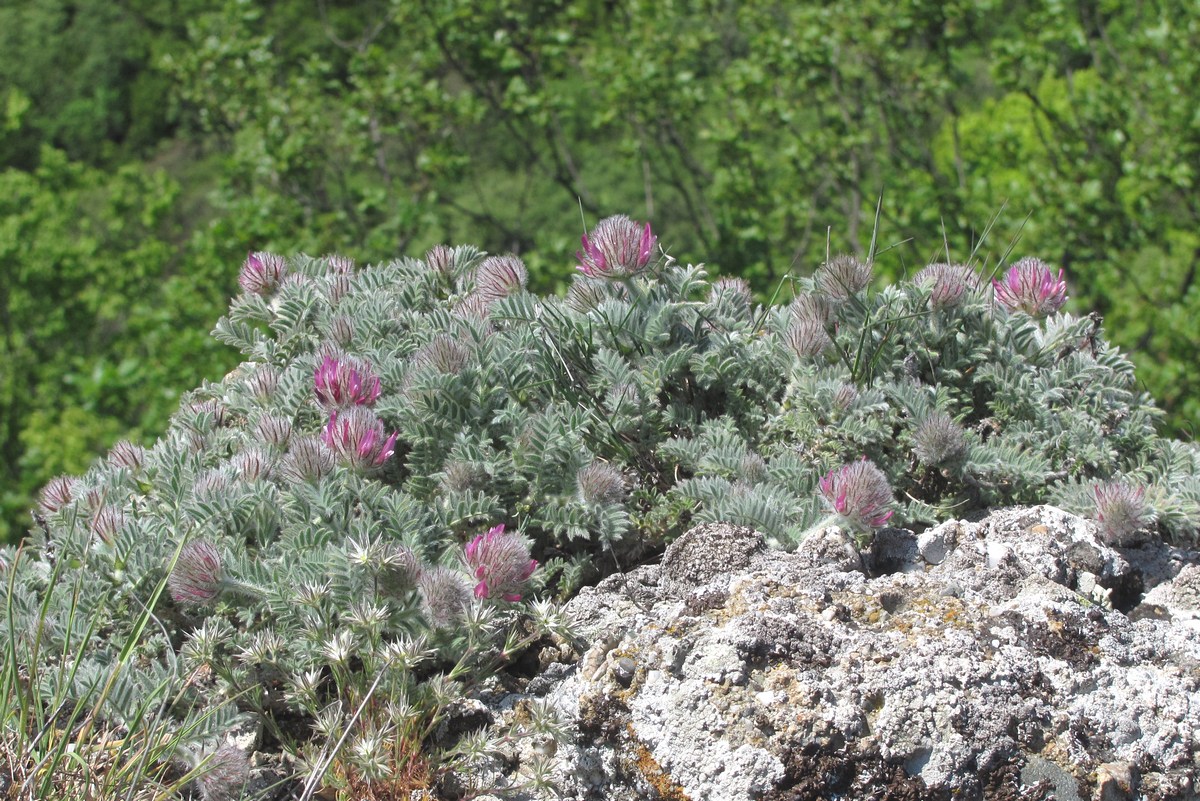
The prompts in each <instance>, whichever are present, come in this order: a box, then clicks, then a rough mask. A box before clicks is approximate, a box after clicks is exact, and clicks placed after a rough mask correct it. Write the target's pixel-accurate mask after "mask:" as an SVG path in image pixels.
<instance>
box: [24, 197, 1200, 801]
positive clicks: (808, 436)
mask: <svg viewBox="0 0 1200 801" xmlns="http://www.w3.org/2000/svg"><path fill="white" fill-rule="evenodd" d="M656 245H657V242H656V239H655V237H654V236H653V235H652V233H651V231H650V228H649V226H648V225H641V224H637V223H634V222H633V221H631V220H629V219H627V218H624V217H614V218H608V219H606V220H604V221H602V222H601V223H600V224H599V225H598V226H597V227H596V228H595V229H594V230H593V231H592V232H590V234H589V235H588V236H586V237H584V240H583V248H582V250H581V251H580V253H579V254H578V255H579V265H578V270H579V272H580V273H581V274H580V275H578V276H576V278H575V280H574V283H573V284H572V285H571V287H570V289H569V291H568V292H567V294H566V296H565V297H561V298H559V297H538V296H535V295H533V294H531V293H530V292H528V291H527V290H526V280H527V275H526V270H525V267H524V265H523V264H522V262H521V261H520V259H518V258H516V257H514V256H485V255H484V254H483V253H481V252H479V251H478V250H475V249H473V248H470V247H458V248H447V247H437V248H435V249H433V250H431V251H430V252H429V253H427V254H425V256H424V258H422V259H410V258H406V259H401V260H399V261H395V262H392V263H390V264H385V265H377V266H373V267H367V268H364V269H356V268H355V266H354V265H353V264H352V263H351V262H349V261H348V260H346V259H343V258H339V257H330V258H320V259H313V258H308V257H304V256H300V257H296V258H293V259H291V260H286V261H285V260H284V259H283V258H281V257H278V256H274V255H271V254H262V253H259V254H252V255H251V256H250V257H249V258H248V259H247V261H246V263H245V265H244V266H243V270H242V276H241V282H240V283H241V286H242V289H243V291H242V293H241V294H240V295H239V296H238V297H237V298H236V299H235V300H234V301H233V303H232V306H231V308H230V312H229V314H228V316H227V317H225V318H223V319H222V320H221V321H220V322H219V324H218V325H217V329H216V332H215V334H216V336H217V337H218V338H219V339H221V340H222V341H224V342H227V343H230V344H233V345H236V346H237V347H239V348H241V349H242V351H243V352H244V353H245V355H246V359H247V361H246V362H245V363H244V364H243V365H242V366H241V367H240V368H239V369H238V370H236V371H234V372H233V373H231V374H230V375H229V376H227V377H226V379H225V380H224V381H222V382H221V383H219V384H213V385H206V386H203V387H201V388H199V389H198V390H196V391H195V392H193V393H191V395H190V396H189V397H187V398H186V399H185V400H184V402H183V404H182V407H181V409H180V411H179V413H178V414H177V415H176V417H175V418H174V422H173V424H172V426H171V428H170V430H169V432H168V433H167V434H166V436H164V437H163V438H162V439H161V440H159V441H158V442H157V443H156V444H155V445H154V446H153V447H151V448H149V449H148V450H143V449H141V448H137V447H134V446H130V445H128V444H125V445H121V446H118V447H117V448H114V450H113V452H112V453H111V454H110V455H109V456H108V458H107V459H106V460H104V461H101V462H99V463H97V464H96V465H95V466H94V467H93V468H92V470H90V471H89V472H88V473H87V474H85V475H84V476H82V477H79V478H62V479H59V480H57V481H55V482H54V483H52V484H51V485H50V486H48V487H47V488H46V490H45V492H44V493H43V496H42V503H41V506H40V509H39V510H37V511H36V519H37V525H36V526H35V527H34V529H33V531H32V534H31V538H30V540H29V543H28V545H27V547H26V549H25V550H24V551H23V552H22V554H21V555H20V558H18V559H15V560H14V559H12V555H11V554H9V555H7V556H6V563H7V565H6V567H5V568H3V569H4V570H6V571H7V578H9V582H8V584H9V586H10V588H11V589H10V593H9V596H8V602H7V614H6V619H5V626H6V628H7V631H8V637H7V640H6V641H7V643H8V649H9V653H8V659H9V664H10V665H15V666H16V667H15V668H12V669H10V670H9V671H8V673H6V677H7V686H6V690H5V692H6V693H7V694H8V697H9V698H10V699H12V698H17V699H18V701H19V703H17V704H12V703H10V707H9V708H10V709H15V710H17V713H15V714H10V715H9V717H8V720H6V723H5V725H6V726H7V727H8V729H9V733H8V736H9V737H10V739H11V738H12V737H14V736H16V737H17V739H18V741H20V736H19V733H20V732H21V731H25V732H28V728H29V725H30V723H29V722H30V721H34V722H44V723H45V725H46V726H49V727H53V726H58V727H59V728H60V729H66V730H72V727H79V726H80V725H81V724H82V723H84V722H86V725H87V726H89V727H91V730H99V729H104V730H105V731H107V732H111V733H113V736H119V737H120V738H121V739H122V741H123V742H139V743H140V745H139V746H138V747H137V748H136V749H134V750H133V752H132V753H133V755H134V756H136V757H137V758H138V759H139V760H140V762H139V763H138V764H139V765H140V766H141V768H140V770H141V774H140V775H146V776H150V777H152V778H154V779H155V780H156V781H165V780H166V778H169V777H170V776H171V775H172V774H171V771H175V774H174V775H175V776H176V777H177V778H178V776H179V775H180V772H181V771H185V770H191V771H192V773H189V774H185V778H184V780H186V777H187V776H191V775H193V774H194V775H197V776H201V777H204V778H201V779H200V781H201V782H202V784H201V788H202V791H203V793H204V794H205V795H206V797H208V798H224V797H236V792H237V791H238V790H236V789H235V788H234V787H233V785H235V784H237V783H238V782H240V781H243V780H244V779H245V776H246V775H248V773H247V771H246V770H245V769H244V767H245V766H240V767H239V766H238V765H236V764H234V763H236V759H237V754H234V753H232V752H231V751H230V750H229V748H228V747H227V746H221V745H220V743H221V738H222V736H223V734H224V732H226V731H227V730H229V729H230V728H231V727H233V726H234V725H235V724H237V723H238V722H239V720H240V721H243V722H244V721H246V720H249V721H251V722H253V723H255V724H258V725H261V726H262V727H263V730H264V744H263V746H262V748H263V749H264V750H272V749H273V750H276V751H284V752H287V753H289V754H292V755H294V756H295V757H296V758H297V763H296V764H297V766H298V768H299V771H300V774H301V775H302V776H307V777H308V778H307V779H305V781H306V782H307V784H306V787H307V788H308V791H309V793H310V794H311V792H312V790H313V789H315V788H316V787H318V786H323V787H326V788H331V789H333V790H336V791H338V792H340V794H341V795H342V796H343V797H347V798H349V797H354V798H370V797H379V798H384V797H389V798H390V797H399V796H396V795H395V794H396V793H400V792H402V791H404V790H406V789H409V788H413V787H418V786H421V785H422V784H424V783H427V782H429V781H431V780H433V779H434V778H436V777H437V776H438V775H439V774H440V773H442V772H445V771H448V770H450V769H453V768H455V767H459V768H466V770H464V771H463V772H464V773H466V774H467V775H470V773H471V772H470V770H469V766H470V765H471V764H472V759H473V757H475V756H477V755H479V754H480V753H481V752H484V751H487V750H488V749H489V748H490V747H492V746H494V745H495V742H494V740H491V741H490V740H489V739H488V738H487V737H473V736H467V737H464V738H462V739H461V740H460V741H458V742H457V743H456V742H454V741H453V738H449V739H447V737H446V736H444V733H443V736H434V732H435V730H436V729H437V727H438V724H439V721H440V720H442V719H443V718H444V717H445V715H446V710H448V709H451V708H452V707H453V706H454V704H455V703H456V701H457V700H458V699H460V698H461V697H462V696H463V695H465V694H469V693H470V692H471V689H472V687H473V686H474V685H476V684H478V683H479V682H480V681H481V680H482V679H483V678H485V677H487V676H488V675H489V674H490V673H491V672H492V671H494V670H496V669H497V668H500V667H502V666H503V665H505V664H506V663H509V662H511V661H512V660H513V659H515V658H516V657H517V655H518V654H519V653H520V652H521V651H522V649H523V648H525V647H527V646H528V645H530V644H531V643H534V642H536V641H537V640H538V639H539V638H541V637H543V636H546V635H547V634H548V633H549V634H554V635H558V636H562V635H564V634H568V632H567V631H566V628H565V625H564V622H563V621H562V620H561V618H560V617H559V616H558V615H557V613H556V612H555V610H554V608H553V607H552V606H551V605H550V604H549V603H547V602H543V601H531V599H533V598H536V597H538V596H539V594H541V595H547V594H551V593H559V594H565V593H569V592H570V591H571V590H572V589H573V588H574V587H575V586H577V585H578V583H579V582H580V581H582V580H585V579H586V578H587V577H588V576H589V575H592V576H594V575H595V573H596V572H597V571H600V572H603V571H608V570H612V569H616V568H617V567H619V566H620V564H622V563H623V561H624V559H625V558H634V557H642V556H645V555H646V554H647V553H648V552H650V551H653V549H655V548H657V547H660V546H661V545H662V544H663V543H664V542H665V541H666V540H667V539H669V538H670V537H672V536H674V535H677V534H678V533H680V532H681V531H682V530H683V529H684V528H686V527H687V526H688V525H690V524H691V523H692V522H693V521H696V520H718V519H720V520H729V521H732V522H736V523H744V524H748V525H752V526H754V527H756V528H758V529H760V530H762V531H764V532H765V533H766V534H767V535H769V536H770V537H771V538H772V539H773V540H774V541H775V542H776V543H778V544H779V545H781V546H785V547H786V546H790V545H794V544H795V543H797V542H798V541H799V540H800V539H802V538H803V536H804V535H805V533H806V532H807V531H809V530H811V529H813V528H815V527H817V526H821V525H825V524H828V523H836V524H839V525H842V526H843V527H846V528H850V529H853V530H855V531H856V532H857V534H858V535H859V536H860V538H861V539H862V540H864V541H865V540H866V539H867V538H869V536H870V532H871V531H872V530H874V529H875V528H878V527H880V526H883V525H885V524H888V523H891V524H893V525H894V524H907V525H914V526H916V525H922V524H926V523H932V522H935V521H937V520H939V519H943V518H946V517H949V516H955V515H964V514H967V513H971V512H974V511H978V510H980V509H982V508H985V507H988V506H996V505H1001V504H1013V503H1036V502H1043V501H1053V502H1057V503H1060V504H1062V505H1065V506H1067V507H1068V508H1070V509H1073V510H1075V511H1078V512H1081V513H1084V514H1088V515H1091V516H1093V517H1095V518H1096V519H1097V520H1099V521H1100V524H1101V528H1102V530H1103V531H1104V532H1105V535H1106V536H1107V537H1109V539H1110V540H1111V541H1113V542H1114V543H1117V544H1128V543H1132V542H1136V541H1137V540H1138V538H1139V537H1144V536H1150V535H1154V534H1159V535H1167V536H1171V537H1174V538H1177V539H1193V538H1194V537H1195V533H1196V525H1197V522H1198V521H1200V480H1198V479H1197V472H1198V470H1197V468H1198V466H1200V455H1198V453H1197V449H1196V448H1195V447H1194V446H1192V445H1187V444H1183V443H1180V442H1174V441H1166V440H1163V439H1160V438H1158V437H1157V436H1156V434H1155V429H1154V425H1155V422H1156V419H1157V414H1156V412H1155V410H1154V407H1153V405H1152V403H1151V402H1150V400H1149V399H1148V398H1146V397H1145V396H1144V395H1142V394H1140V393H1139V392H1138V391H1137V387H1136V383H1135V379H1134V375H1133V372H1132V369H1131V367H1130V364H1129V363H1128V362H1127V361H1126V360H1125V358H1124V357H1123V356H1122V355H1121V354H1119V353H1118V352H1116V351H1115V350H1114V349H1113V348H1111V347H1110V346H1108V345H1107V344H1106V343H1105V341H1104V339H1103V336H1102V330H1101V325H1100V320H1099V319H1098V318H1096V317H1094V316H1085V317H1082V318H1077V317H1073V316H1071V315H1068V314H1065V313H1063V312H1061V311H1060V308H1061V306H1062V304H1063V302H1064V300H1065V297H1066V295H1065V293H1066V285H1065V283H1064V282H1063V280H1062V277H1061V274H1058V275H1055V274H1054V273H1053V272H1052V271H1051V270H1050V269H1049V268H1048V267H1046V266H1045V265H1043V264H1041V263H1040V262H1038V261H1037V260H1034V259H1027V260H1022V261H1021V262H1018V263H1016V264H1014V265H1012V266H1011V267H1010V268H1009V269H1008V270H1007V271H1006V272H1005V273H1004V274H1003V276H1002V277H1001V278H1000V279H999V280H996V281H994V282H991V283H989V282H988V281H987V280H985V279H984V277H983V276H981V275H980V274H979V271H978V268H977V267H976V266H974V265H957V264H933V265H929V266H928V267H926V268H924V269H923V270H921V271H920V272H919V273H918V274H916V275H915V276H913V278H912V279H911V280H906V281H904V282H901V283H899V284H897V285H894V286H888V287H883V288H879V289H875V288H873V287H872V286H871V278H872V275H871V265H870V263H869V261H860V260H858V259H856V258H853V257H849V256H842V257H837V258H833V259H830V260H829V262H828V263H826V264H824V265H821V266H820V267H819V268H818V269H817V270H816V271H815V272H814V273H813V275H811V276H809V277H803V278H796V279H794V280H793V281H792V283H791V287H790V291H791V294H792V295H793V298H792V299H791V300H790V302H788V303H786V304H768V305H759V304H756V303H755V302H754V300H753V299H752V297H751V294H750V292H749V290H748V288H747V286H746V285H745V283H744V282H742V281H740V280H738V279H729V278H722V279H717V280H715V281H710V280H709V278H708V277H707V275H706V273H705V270H704V269H703V268H702V267H698V266H690V265H689V266H683V265H680V264H677V263H675V262H674V261H673V260H672V259H671V258H670V257H669V256H666V255H665V254H664V253H663V251H662V249H660V248H657V247H656ZM538 562H540V563H541V565H540V566H539V565H538ZM589 571H591V572H590V573H589ZM56 587H57V588H58V591H56ZM62 587H68V588H73V591H71V592H62V591H61V588H62ZM81 710H82V711H81ZM528 720H529V721H530V723H529V726H528V728H527V729H524V730H521V731H513V732H507V733H502V734H498V735H495V736H496V737H515V736H538V737H544V736H552V735H553V734H554V733H555V731H554V729H555V726H554V722H553V720H552V719H551V718H550V717H549V716H548V715H546V714H545V712H544V710H534V711H533V713H531V714H530V715H529V716H528ZM21 725H24V726H25V729H21ZM14 727H15V728H14ZM14 731H16V732H18V734H17V735H14V734H13V732H14ZM139 737H140V738H141V739H140V740H139V739H138V738H139ZM23 742H25V751H24V752H20V753H36V751H37V749H36V748H30V747H29V743H28V738H26V740H25V741H23ZM35 745H36V743H35ZM222 755H223V756H222ZM126 756H127V757H128V756H129V755H126ZM218 757H220V758H218ZM206 760H207V762H206ZM126 761H127V762H128V761H129V759H127V760H126ZM206 764H215V765H216V767H217V769H216V770H212V769H210V768H206ZM206 771H207V772H206ZM27 773H28V774H29V775H30V776H32V777H33V779H31V781H38V780H40V779H39V778H38V777H39V775H40V774H38V773H37V770H36V766H34V767H32V768H29V767H28V766H27ZM214 776H215V777H216V778H213V777H214ZM525 778H526V779H527V780H528V783H529V784H530V785H532V786H535V787H538V786H543V785H544V782H543V780H542V776H541V774H540V773H539V771H538V770H536V769H535V770H534V771H532V773H531V774H530V775H528V776H526V777H525ZM473 780H477V781H479V782H480V783H481V784H482V783H483V777H479V776H475V777H474V779H473ZM205 781H207V784H204V783H203V782H205ZM388 793H392V794H393V795H388ZM222 794H224V795H222Z"/></svg>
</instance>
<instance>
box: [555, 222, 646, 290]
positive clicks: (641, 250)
mask: <svg viewBox="0 0 1200 801" xmlns="http://www.w3.org/2000/svg"><path fill="white" fill-rule="evenodd" d="M657 241H658V238H657V237H655V236H654V233H653V232H652V231H651V230H650V223H645V224H644V225H638V224H637V223H636V222H634V221H633V220H631V219H629V218H628V217H626V216H625V215H624V214H617V215H614V216H612V217H605V218H604V219H603V220H601V221H600V222H599V223H597V224H596V227H595V228H593V229H592V231H591V233H590V234H584V235H583V237H582V238H581V240H580V242H581V243H582V244H583V248H582V249H581V250H579V251H577V252H576V253H575V258H576V259H578V260H579V266H578V267H576V269H577V270H579V272H581V273H583V274H584V275H586V276H587V277H588V278H612V279H624V278H631V277H633V276H635V275H637V274H638V273H640V272H642V271H643V270H645V269H646V265H648V264H649V263H650V257H651V255H652V254H653V251H654V243H655V242H657Z"/></svg>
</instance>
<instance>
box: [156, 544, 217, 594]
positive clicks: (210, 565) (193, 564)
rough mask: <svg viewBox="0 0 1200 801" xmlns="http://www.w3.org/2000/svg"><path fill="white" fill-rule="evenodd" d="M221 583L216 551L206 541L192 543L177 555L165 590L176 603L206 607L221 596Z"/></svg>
mask: <svg viewBox="0 0 1200 801" xmlns="http://www.w3.org/2000/svg"><path fill="white" fill-rule="evenodd" d="M224 582H225V577H224V574H223V571H222V570H221V555H220V554H219V553H217V549H216V548H215V547H213V545H212V543H210V542H206V541H205V540H195V541H193V542H189V543H188V544H187V545H185V546H183V550H181V551H180V552H179V559H177V560H176V561H175V568H174V569H173V570H172V571H171V575H170V576H168V577H167V588H168V589H169V590H170V591H171V597H172V598H174V599H175V602H176V603H190V604H208V603H212V602H213V601H215V600H216V599H217V596H218V595H220V594H221V590H222V589H223V587H224Z"/></svg>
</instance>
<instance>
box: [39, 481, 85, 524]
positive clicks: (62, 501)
mask: <svg viewBox="0 0 1200 801" xmlns="http://www.w3.org/2000/svg"><path fill="white" fill-rule="evenodd" d="M78 483H79V481H78V480H77V479H75V478H72V477H71V476H57V477H55V478H52V479H50V481H49V483H47V484H46V486H45V487H43V488H42V492H41V495H39V496H38V509H40V510H41V512H42V514H47V515H48V514H52V513H54V512H57V511H58V510H59V509H61V508H63V507H64V506H66V505H67V504H69V503H70V502H71V501H72V500H74V497H75V487H76V485H78Z"/></svg>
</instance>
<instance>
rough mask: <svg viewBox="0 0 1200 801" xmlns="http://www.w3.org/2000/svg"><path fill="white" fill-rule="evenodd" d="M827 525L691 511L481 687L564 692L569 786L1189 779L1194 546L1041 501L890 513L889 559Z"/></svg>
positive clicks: (1130, 789)
mask: <svg viewBox="0 0 1200 801" xmlns="http://www.w3.org/2000/svg"><path fill="white" fill-rule="evenodd" d="M905 536H907V537H909V539H910V541H909V542H908V543H904V542H903V541H902V540H903V538H904V537H905ZM819 537H820V539H819V540H814V541H813V542H812V543H809V544H808V547H802V548H801V549H800V551H798V552H797V553H794V554H787V553H780V552H775V551H769V550H766V549H764V548H763V547H762V544H761V538H760V537H759V536H758V535H757V534H756V533H754V532H753V531H750V530H747V529H743V528H736V527H731V526H711V525H710V526H705V527H703V528H698V529H695V530H693V531H692V532H690V533H689V534H688V535H686V536H685V537H684V538H681V539H680V540H679V541H678V542H676V543H675V545H674V546H673V547H672V549H671V550H670V551H668V553H667V555H666V556H665V557H664V560H663V563H662V565H661V566H649V567H641V568H637V569H635V570H633V571H631V572H630V573H628V574H625V575H622V576H614V577H612V578H610V579H608V580H607V581H605V582H604V583H602V584H600V585H599V586H597V587H594V588H590V589H587V590H584V591H583V592H582V593H581V594H580V595H579V596H578V597H577V598H575V599H574V600H573V601H572V602H571V603H570V604H569V606H568V611H569V612H571V613H572V614H573V616H574V618H575V620H576V622H577V625H578V627H579V630H580V632H581V634H582V636H583V638H584V639H585V641H586V642H585V644H584V646H583V647H582V648H581V649H580V650H581V653H580V658H579V659H578V660H577V661H575V662H574V663H573V664H571V665H570V666H566V665H563V664H557V665H552V666H551V667H550V668H548V669H547V670H546V671H545V672H544V674H543V675H542V676H538V677H535V678H534V679H532V680H531V681H529V683H528V685H527V686H525V687H524V688H521V689H522V692H521V693H516V694H514V693H513V692H512V688H509V690H508V691H501V690H499V688H498V686H497V687H496V688H495V693H494V695H492V696H489V697H486V698H485V699H484V700H485V701H486V702H487V703H488V704H489V705H490V706H491V707H492V708H493V709H494V710H496V714H497V716H498V717H500V718H503V717H504V716H505V715H506V714H512V713H511V711H506V710H513V709H517V708H520V703H519V701H521V700H522V699H525V698H528V697H529V696H534V695H536V696H540V697H543V698H545V699H547V700H548V701H549V702H550V703H551V704H552V705H553V706H554V707H555V709H557V711H558V714H559V715H560V716H561V718H562V720H563V722H564V725H565V726H566V727H567V728H568V730H569V731H570V732H571V733H572V734H573V735H574V736H573V738H572V742H571V743H569V744H568V745H566V746H560V747H559V748H558V749H557V751H556V752H555V753H554V755H553V757H552V760H551V765H552V767H551V774H552V776H553V778H554V780H555V782H556V783H557V785H558V787H559V788H560V790H561V792H562V794H563V795H562V797H563V798H566V799H577V800H578V801H583V800H584V799H596V800H597V801H599V799H613V798H620V799H635V798H636V799H694V800H695V801H699V800H700V799H711V800H712V801H740V800H741V799H818V798H830V797H841V798H847V799H859V798H882V797H888V798H914V799H915V798H935V799H947V800H948V799H971V798H989V799H991V798H996V799H1018V798H1020V799H1026V798H1029V799H1049V798H1052V797H1053V798H1058V799H1067V798H1079V799H1100V798H1105V799H1107V798H1113V799H1117V798H1130V799H1132V798H1146V799H1164V801H1165V799H1187V798H1195V797H1196V793H1197V785H1196V776H1197V767H1198V757H1197V756H1196V752H1197V747H1198V742H1200V622H1198V621H1200V613H1198V607H1200V605H1198V599H1200V592H1198V591H1200V566H1198V560H1197V555H1196V554H1195V553H1191V552H1184V551H1181V550H1179V549H1174V548H1170V547H1168V546H1163V545H1153V546H1152V545H1148V544H1147V545H1143V546H1142V547H1140V548H1137V549H1127V550H1116V549H1113V548H1111V547H1109V546H1107V545H1105V544H1104V543H1102V542H1101V541H1100V539H1099V538H1098V537H1097V535H1096V532H1095V529H1094V527H1093V524H1092V523H1090V522H1088V521H1085V520H1083V519H1081V518H1077V517H1074V516H1072V515H1069V514H1067V513H1065V512H1062V511H1060V510H1058V509H1055V508H1053V507H1047V506H1042V507H1035V508H1031V509H1013V510H1006V511H1000V512H996V513H995V514H993V515H991V516H990V517H988V518H986V519H984V520H982V521H979V522H975V523H969V522H965V521H954V522H950V523H946V524H944V525H943V526H940V527H939V528H937V529H934V530H933V531H932V532H926V533H925V534H923V535H922V536H921V537H920V538H917V537H915V536H913V535H911V534H905V533H904V532H901V531H897V530H893V531H891V532H889V541H888V543H887V552H886V553H887V554H890V556H888V558H885V559H881V558H878V553H877V554H875V556H874V557H873V556H872V554H870V553H868V554H863V555H861V556H862V557H863V558H860V555H859V554H857V553H856V554H854V557H855V558H853V559H852V558H849V557H848V555H847V552H846V550H845V548H846V545H847V543H849V542H851V540H849V538H843V537H839V536H838V534H837V532H836V531H832V530H825V531H823V532H820V534H819ZM876 551H879V549H876ZM896 555H900V557H902V558H896ZM914 559H920V560H921V561H920V563H919V566H918V567H917V568H916V569H913V560H914ZM862 565H865V566H866V567H865V568H863V567H861V566H862ZM882 569H887V570H889V571H890V572H880V571H881V570H882ZM868 571H871V572H868ZM551 676H553V679H551V678H550V677H551ZM541 754H542V752H540V751H538V752H536V753H534V750H533V747H532V746H531V747H530V748H525V749H524V750H522V749H521V748H517V749H516V750H515V751H514V752H513V753H512V754H510V755H508V758H509V760H510V765H516V766H517V767H516V769H517V770H521V769H522V767H521V766H523V765H524V764H526V763H528V762H529V761H530V760H532V759H533V758H534V757H535V756H538V755H541Z"/></svg>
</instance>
